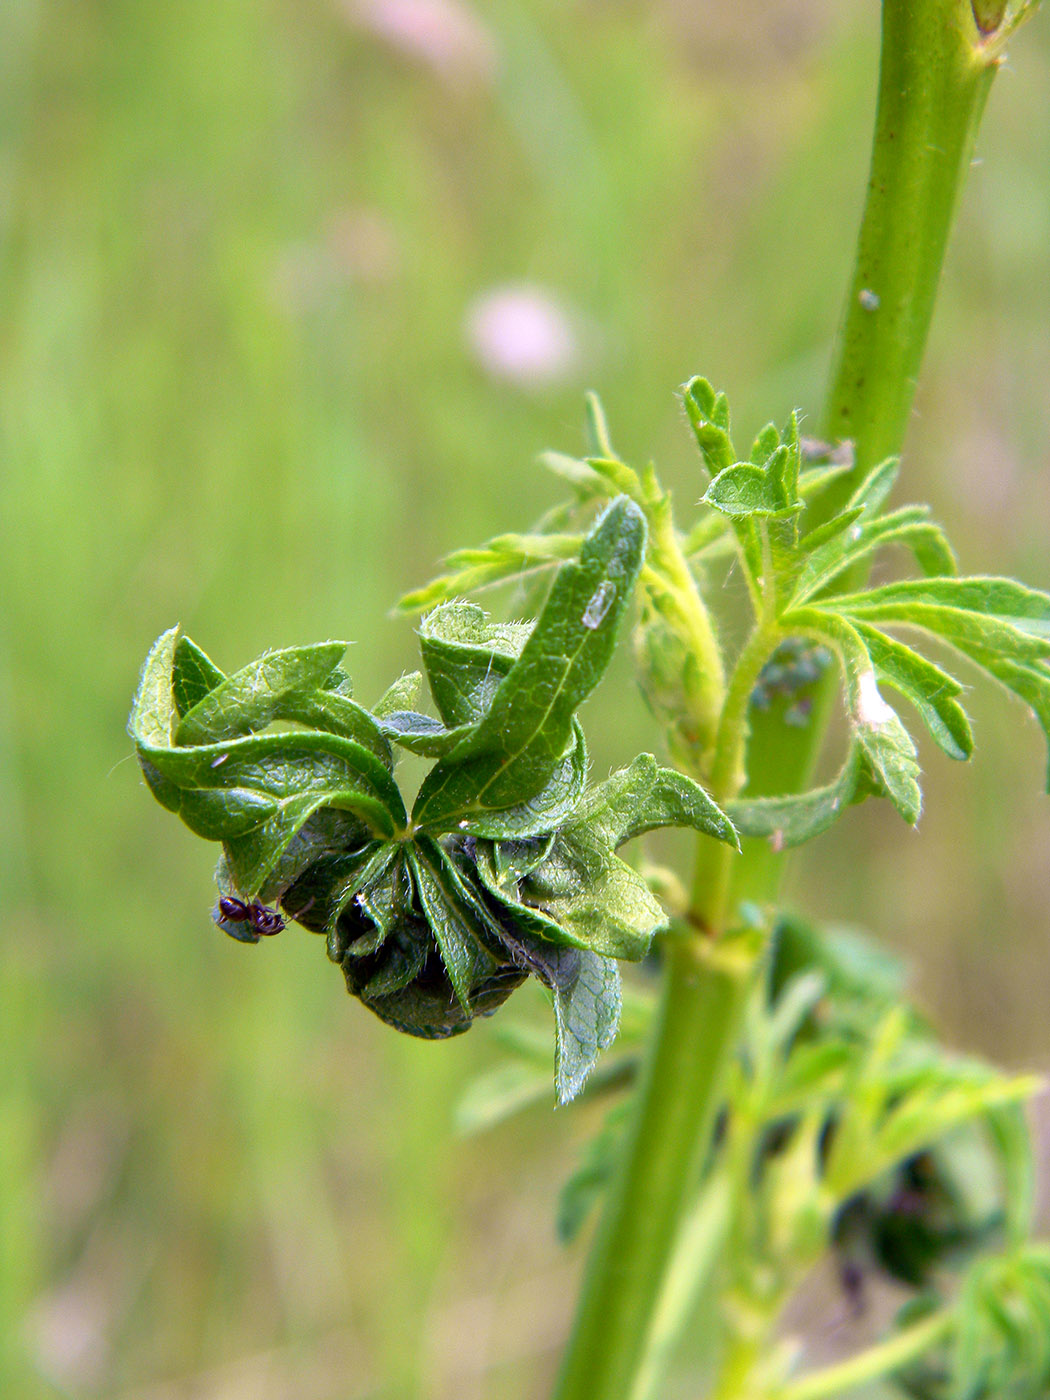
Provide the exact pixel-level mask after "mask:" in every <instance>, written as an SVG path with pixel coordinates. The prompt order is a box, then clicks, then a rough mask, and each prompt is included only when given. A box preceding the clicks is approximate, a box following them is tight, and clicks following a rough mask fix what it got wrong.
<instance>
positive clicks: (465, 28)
mask: <svg viewBox="0 0 1050 1400" xmlns="http://www.w3.org/2000/svg"><path fill="white" fill-rule="evenodd" d="M342 3H343V9H344V11H345V12H346V13H347V14H348V16H349V17H350V18H351V20H353V21H354V22H355V23H357V24H359V25H361V26H362V27H363V28H365V29H369V30H371V31H372V33H373V34H375V35H377V36H378V37H379V38H381V39H384V40H385V41H386V42H387V43H388V44H389V45H390V46H391V48H395V49H398V50H399V51H400V52H401V53H403V54H407V55H408V56H409V57H410V58H414V59H416V60H418V61H419V62H421V63H424V64H425V65H426V66H427V67H428V68H431V69H432V70H433V71H434V72H435V73H436V74H437V75H438V76H439V77H441V78H443V79H444V80H445V81H446V82H448V83H451V84H453V85H461V84H465V83H476V82H482V83H487V82H489V81H490V80H491V78H492V76H493V73H494V72H495V69H496V45H495V41H494V40H493V38H492V35H491V34H490V32H489V30H488V28H487V27H486V26H485V24H484V23H483V22H482V20H481V19H479V17H478V16H477V15H476V14H475V13H474V11H473V10H472V9H471V8H470V7H469V6H468V5H465V4H463V3H462V0H342Z"/></svg>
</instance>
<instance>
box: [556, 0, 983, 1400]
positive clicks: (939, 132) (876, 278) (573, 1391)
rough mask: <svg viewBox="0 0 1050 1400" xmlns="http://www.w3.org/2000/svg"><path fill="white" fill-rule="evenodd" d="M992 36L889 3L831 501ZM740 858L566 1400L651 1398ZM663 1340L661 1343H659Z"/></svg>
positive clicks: (619, 1216) (843, 344)
mask: <svg viewBox="0 0 1050 1400" xmlns="http://www.w3.org/2000/svg"><path fill="white" fill-rule="evenodd" d="M994 38H995V36H988V35H986V34H983V33H982V32H981V31H980V30H978V28H977V26H976V23H975V21H974V17H973V10H972V8H971V4H970V0H884V4H883V30H882V56H881V67H880V85H879V103H878V113H877V117H876V130H875V138H874V146H873V156H872V167H871V178H870V182H869V187H868V198H867V203H866V206H865V210H864V217H863V222H862V225H861V231H860V238H859V243H858V251H857V265H856V272H855V275H854V280H853V285H852V289H851V292H850V296H849V299H848V302H847V309H846V316H845V321H844V325H843V328H842V332H841V336H840V342H839V350H838V355H837V359H836V363H835V368H834V372H833V375H832V388H831V392H830V398H829V407H828V410H827V413H826V415H825V431H826V434H827V435H828V436H830V437H833V438H834V437H848V438H851V439H852V441H853V444H854V452H855V457H856V464H855V470H854V473H853V474H852V476H851V477H850V479H848V480H847V481H845V482H844V483H842V484H841V486H840V487H839V489H838V492H837V494H836V495H835V496H833V495H832V493H830V492H829V493H828V496H829V499H828V500H827V501H826V502H825V503H824V509H825V512H827V513H830V512H831V511H832V510H833V509H834V508H835V507H836V506H837V505H838V504H840V502H841V498H842V496H843V495H845V494H848V492H849V491H850V490H852V488H853V485H854V484H855V482H856V481H857V480H858V479H859V477H860V474H861V473H862V472H864V471H865V470H866V468H867V467H868V466H870V465H871V464H872V463H874V462H876V461H878V460H880V459H881V458H882V457H883V456H889V455H892V454H893V453H895V452H897V451H899V450H900V446H901V442H902V440H903V436H904V431H905V428H906V426H907V422H908V417H909V414H910V411H911V405H912V400H913V397H914V392H915V381H916V378H917V375H918V369H919V365H920V363H921V360H922V355H923V351H924V349H925V344H926V338H927V332H928V330H929V324H930V319H931V316H932V312H933V304H934V299H935V296H936V290H937V284H938V281H939V279H940V272H941V266H942V263H943V258H944V251H945V247H946V244H947V238H948V233H949V229H950V226H951V220H952V215H953V212H954V209H955V205H956V200H957V195H958V191H959V188H960V185H961V182H962V177H963V175H964V173H965V170H966V168H967V166H968V164H969V160H970V155H971V152H972V148H973V141H974V136H975V133H976V129H977V124H978V122H979V119H980V115H981V112H982V110H983V107H984V103H985V100H986V98H987V94H988V88H989V85H990V82H991V78H992V75H993V73H994V68H995V62H996V52H997V50H996V48H995V44H994ZM862 294H863V295H862ZM811 523H814V524H815V523H818V522H817V521H813V522H811ZM742 689H743V680H741V690H742ZM732 690H733V686H732V683H731V685H730V692H732ZM748 693H749V691H748ZM736 699H739V696H737V697H736ZM830 703H831V688H830V685H828V686H825V687H824V688H823V693H822V695H821V696H820V697H819V701H818V704H817V706H816V707H815V712H814V715H813V717H812V719H811V723H810V725H809V727H808V728H807V729H806V730H803V731H798V730H789V729H788V728H786V727H785V726H784V725H783V724H782V723H774V724H769V723H768V722H767V723H763V721H762V718H759V717H756V723H755V732H754V734H753V735H752V738H751V743H750V748H749V764H748V769H749V788H748V790H749V791H750V792H753V793H756V794H761V793H770V792H790V791H797V790H799V789H801V788H802V787H803V786H805V784H806V783H807V781H808V780H809V777H810V775H811V773H812V771H813V768H814V766H815V763H816V759H817V756H818V755H819V751H820V747H821V742H822V738H823V733H824V727H825V718H826V714H827V711H828V709H829V707H830ZM745 715H746V707H745ZM731 731H732V732H731V734H730V732H729V731H727V732H726V734H725V735H724V736H721V737H720V740H719V744H718V746H717V747H718V749H719V750H720V752H719V753H717V754H716V757H715V760H714V763H715V766H716V767H718V766H719V764H720V763H722V762H724V763H725V764H726V765H727V767H726V770H725V771H724V772H720V773H719V778H720V781H721V782H722V783H725V782H727V781H729V777H728V774H729V771H730V770H729V768H728V764H729V759H728V757H727V755H728V752H729V747H730V741H731V742H732V743H733V744H735V743H737V742H743V735H744V734H745V733H746V731H745V730H744V728H743V726H742V725H741V724H740V723H739V722H738V719H737V718H734V719H733V721H732V722H731ZM732 771H733V772H735V771H736V770H735V767H734V769H733V770H732ZM707 844H708V845H709V844H711V843H707ZM728 861H729V856H728V855H727V853H726V852H725V851H724V850H723V851H721V852H719V853H718V854H713V853H712V852H710V851H708V850H707V849H706V846H702V847H701V849H700V854H699V857H698V870H697V882H696V887H695V893H694V902H693V908H692V911H691V917H692V919H693V921H694V924H695V925H696V926H697V927H698V928H702V929H704V930H705V931H706V933H707V935H708V936H707V937H704V936H701V935H700V934H697V933H695V932H694V933H692V934H690V935H688V936H682V935H679V936H678V937H676V938H675V939H672V940H669V947H668V956H667V970H666V983H665V991H664V999H663V1009H662V1013H661V1015H660V1018H659V1022H658V1025H657V1028H656V1033H655V1041H654V1044H653V1046H652V1050H651V1053H650V1056H649V1059H648V1063H647V1068H646V1071H645V1075H644V1078H643V1082H642V1085H641V1088H640V1092H639V1101H638V1105H637V1110H636V1115H635V1121H634V1125H633V1131H632V1134H631V1136H630V1139H629V1141H628V1143H627V1147H626V1152H625V1157H624V1161H623V1164H622V1167H621V1170H620V1174H619V1178H618V1180H617V1181H616V1183H615V1184H614V1186H613V1188H612V1191H611V1193H610V1198H609V1201H608V1204H607V1206H606V1211H605V1214H604V1217H603V1220H602V1223H601V1225H600V1226H599V1231H598V1234H597V1236H596V1239H595V1242H594V1245H593V1247H592V1252H591V1258H590V1261H589V1265H588V1269H587V1272H586V1276H585V1279H584V1284H583V1291H582V1295H581V1301H580V1307H579V1312H578V1314H577V1319H576V1325H575V1329H574V1331H573V1334H572V1337H571V1339H570V1342H569V1346H568V1350H567V1353H566V1357H565V1362H564V1365H563V1369H562V1372H561V1376H560V1380H559V1382H558V1385H557V1387H556V1390H555V1397H556V1400H643V1397H645V1396H648V1395H652V1394H654V1393H655V1387H656V1385H657V1383H658V1379H659V1377H658V1375H657V1371H658V1369H659V1368H658V1367H657V1366H655V1365H654V1364H652V1349H651V1339H652V1329H653V1320H654V1316H655V1314H656V1311H657V1308H658V1300H659V1298H660V1297H661V1294H662V1290H663V1286H664V1279H665V1275H666V1273H667V1270H668V1269H669V1267H670V1262H671V1260H672V1258H673V1257H674V1252H675V1245H676V1238H677V1235H678V1230H679V1226H680V1222H681V1220H682V1218H683V1217H684V1215H685V1214H686V1212H687V1211H688V1209H689V1208H690V1206H691V1205H692V1203H693V1201H694V1199H695V1192H696V1186H697V1181H698V1178H699V1174H700V1171H701V1167H702V1164H703V1161H704V1159H705V1157H706V1155H707V1153H708V1151H709V1148H710V1141H711V1135H712V1131H713V1125H714V1122H715V1118H716V1114H717V1110H718V1106H719V1102H720V1099H721V1093H722V1086H723V1081H724V1076H725V1071H726V1067H727V1065H728V1063H729V1060H730V1057H731V1055H732V1053H733V1050H734V1047H735V1045H736V1042H737V1038H738V1035H739V1030H740V1022H741V1018H742V1015H743V1007H744V1004H745V1000H746V994H747V989H748V987H749V986H750V984H751V980H752V976H753V973H754V969H755V966H756V964H757V962H758V959H759V956H760V947H758V946H756V945H755V943H754V942H752V943H751V944H750V945H749V946H748V947H747V950H746V952H745V951H744V950H743V949H742V948H741V946H739V945H737V944H734V943H732V942H730V941H729V940H725V941H722V942H720V941H717V940H716V939H715V938H714V937H711V936H710V935H713V934H717V933H719V932H720V931H721V930H722V929H723V928H724V926H725V923H726V914H727V910H729V911H730V917H731V911H732V910H734V909H735V908H736V907H737V906H738V904H739V902H740V901H741V900H743V899H751V900H756V899H757V900H760V901H761V900H766V899H771V898H773V897H774V896H775V893H776V890H777V888H778V886H779V882H780V878H781V874H782V870H783V859H782V857H778V856H777V855H776V854H775V853H774V852H772V851H771V849H770V848H769V847H768V846H767V845H766V844H765V843H760V842H747V843H745V851H744V854H743V857H742V859H740V860H739V861H738V862H737V870H736V871H735V872H734V874H733V878H732V880H731V881H730V874H729V864H728ZM667 1349H668V1348H667V1338H666V1337H662V1338H661V1351H662V1352H666V1351H667ZM647 1357H648V1358H649V1361H648V1362H647ZM818 1393H821V1394H822V1393H823V1392H818ZM792 1400H805V1397H804V1396H799V1395H797V1394H796V1395H794V1396H792ZM810 1400H813V1397H812V1396H811V1397H810Z"/></svg>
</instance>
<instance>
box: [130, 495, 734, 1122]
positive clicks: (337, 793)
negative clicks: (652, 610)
mask: <svg viewBox="0 0 1050 1400" xmlns="http://www.w3.org/2000/svg"><path fill="white" fill-rule="evenodd" d="M645 537H646V527H645V521H644V517H643V515H642V513H641V511H640V510H639V509H638V507H637V506H635V505H634V504H633V503H632V502H631V501H629V500H627V499H626V498H620V499H618V500H615V501H613V502H612V504H611V505H610V506H609V507H608V508H607V509H606V510H605V511H603V513H602V514H601V515H600V517H599V518H598V520H597V521H596V522H595V524H594V527H593V528H592V530H591V532H590V533H589V535H588V536H587V538H586V539H585V540H584V542H583V545H582V547H581V549H580V558H579V561H578V562H568V563H566V564H564V565H563V566H562V568H561V569H560V571H559V573H558V575H557V577H556V579H555V580H554V583H553V586H552V588H551V591H550V595H549V597H548V599H547V602H546V604H545V606H544V608H543V610H542V612H541V613H540V616H539V618H538V620H537V621H536V623H535V624H534V625H532V626H528V625H525V624H502V625H501V624H493V623H490V622H488V620H487V619H486V618H485V616H484V614H483V613H482V612H481V611H480V609H477V608H475V607H472V606H468V605H464V604H456V605H447V606H444V607H441V608H438V609H437V610H436V611H435V612H434V613H432V614H430V616H429V617H428V618H427V619H425V620H424V622H423V624H422V627H421V630H420V650H421V654H422V660H423V666H424V670H425V672H426V676H427V680H428V684H429V687H430V692H431V695H432V697H433V700H434V704H435V706H436V708H437V710H438V714H439V716H440V718H439V719H435V718H433V717H431V716H428V715H426V714H423V713H421V712H419V711H416V710H414V709H410V708H406V707H407V706H410V705H413V704H414V703H415V696H416V693H417V691H418V685H419V677H418V676H417V675H412V676H408V677H402V678H401V680H400V681H397V682H395V683H394V685H393V686H392V687H391V688H390V689H389V690H388V691H387V692H386V694H385V695H384V696H383V697H382V699H381V700H380V702H379V704H378V705H377V706H376V707H375V710H373V711H369V710H368V709H366V708H365V707H363V706H361V705H359V704H358V703H357V702H355V701H354V700H353V699H352V698H351V687H350V682H349V679H348V677H347V676H346V674H345V672H344V671H343V670H342V668H341V666H340V662H341V659H342V656H343V653H344V651H345V644H344V643H341V642H328V643H322V644H319V645H317V646H312V647H300V648H294V649H291V650H287V651H281V652H270V653H267V654H266V655H265V656H263V657H261V658H260V659H259V660H258V661H256V662H253V663H252V664H251V665H250V666H246V667H244V668H243V669H242V670H241V671H238V672H237V673H235V674H234V675H232V676H229V677H227V676H224V675H223V673H222V672H221V671H220V670H219V669H218V667H216V666H215V665H214V664H213V663H212V662H211V661H210V660H208V658H207V657H206V656H205V655H204V653H203V652H202V651H201V650H200V649H199V648H198V647H197V646H196V645H195V644H194V643H192V642H190V641H189V640H188V639H186V638H184V637H180V636H179V634H178V632H177V630H172V631H170V632H167V633H165V634H164V635H163V636H162V637H161V638H160V639H159V640H158V642H157V643H156V645H155V646H154V648H153V650H152V651H151V653H150V656H149V658H148V659H147V662H146V665H145V668H144V671H143V676H142V681H141V683H140V686H139V690H138V694H137V695H136V698H135V702H134V706H133V709H132V715H131V721H130V728H131V733H132V736H133V738H134V740H135V743H136V747H137V750H138V754H139V760H140V763H141V765H142V769H143V772H144V774H145V776H146V780H147V782H148V783H149V785H150V787H151V789H152V791H153V793H154V795H155V796H156V797H157V798H158V800H159V801H160V802H161V803H162V804H163V805H164V806H166V807H168V808H169V809H170V810H172V811H174V812H176V813H178V815H179V816H181V817H182V818H183V820H184V821H185V822H186V824H187V825H188V826H189V827H190V828H191V830H193V831H194V832H196V833H197V834H198V835H201V836H204V837H206V838H208V839H211V840H217V841H221V842H222V845H223V858H222V861H221V863H220V868H219V885H220V894H221V896H222V898H223V900H229V899H235V900H238V901H240V903H241V905H246V906H247V908H248V909H249V910H252V909H255V908H256V907H257V906H258V904H259V902H265V903H270V902H274V903H278V904H279V905H280V907H281V908H282V909H283V911H284V913H285V914H286V915H287V916H289V917H291V918H292V919H295V920H297V921H298V922H300V923H301V924H303V925H304V927H306V928H308V929H311V930H313V931H316V932H320V933H324V934H325V935H326V938H327V946H328V954H329V957H330V958H331V959H332V960H333V961H334V962H336V963H338V964H339V965H340V966H341V968H342V970H343V973H344V976H345V979H346V983H347V987H348V989H349V990H350V992H352V993H353V994H354V995H355V996H357V997H359V998H360V1000H361V1001H363V1002H364V1003H365V1004H366V1005H367V1006H368V1007H370V1009H371V1010H373V1011H374V1012H375V1013H376V1014H377V1015H378V1016H380V1017H381V1018H382V1019H383V1020H385V1021H387V1022H388V1023H389V1024H391V1025H393V1026H395V1027H396V1028H397V1029H399V1030H402V1031H405V1032H407V1033H409V1034H412V1035H417V1036H424V1037H428V1038H440V1037H444V1036H448V1035H455V1034H458V1033H459V1032H461V1031H464V1030H466V1029H467V1028H468V1027H469V1026H470V1024H471V1023H472V1021H473V1020H474V1018H475V1017H476V1016H479V1015H488V1014H489V1013H491V1012H492V1011H493V1010H495V1009H496V1007H498V1006H499V1005H500V1004H501V1003H502V1002H503V1001H504V1000H505V999H506V997H507V996H509V994H510V993H511V991H513V990H514V988H515V987H517V986H518V985H519V984H520V983H521V982H522V981H523V980H524V978H525V977H526V976H528V975H529V974H533V975H535V976H536V977H537V978H538V979H539V980H540V981H541V982H542V983H543V984H544V986H546V987H547V988H548V989H549V991H550V993H551V996H552V999H553V1002H554V1011H555V1022H556V1032H557V1034H556V1047H557V1055H556V1058H557V1083H558V1093H559V1097H560V1099H561V1100H562V1101H563V1102H564V1101H567V1100H568V1099H570V1098H572V1097H573V1096H574V1095H575V1094H576V1092H577V1091H578V1090H579V1088H580V1087H581V1085H582V1084H583V1081H584V1079H585V1078H586V1076H587V1074H588V1072H589V1071H590V1069H591V1067H592V1066H593V1064H594V1062H595V1060H596V1058H597V1055H598V1053H599V1051H600V1050H601V1049H603V1048H604V1047H605V1046H607V1045H608V1044H609V1043H610V1041H611V1040H612V1038H613V1036H614V1035H615V1033H616V1029H617V1025H618V1022H619V1015H620V987H619V973H618V970H617V966H616V961H615V960H616V959H621V958H627V959H632V960H637V959H639V958H641V957H643V956H644V955H645V953H646V952H647V951H648V948H649V944H650V941H651V939H652V936H653V934H654V933H655V932H656V931H657V930H658V929H660V928H662V927H663V926H664V925H665V924H666V916H665V915H664V912H663V910H662V908H661V907H660V905H659V904H658V903H657V901H656V900H655V899H654V898H653V896H652V895H651V894H650V892H649V889H648V887H647V885H646V884H645V882H644V880H642V878H641V877H640V876H639V875H638V874H637V873H636V872H635V871H634V870H633V869H632V868H631V867H630V866H629V865H627V864H626V863H625V862H623V861H622V860H620V858H619V857H618V856H617V855H616V854H615V851H616V849H617V848H618V847H619V846H621V845H622V844H623V843H624V842H625V841H628V840H630V839H631V838H632V837H634V836H636V835H638V834H640V833H641V832H644V831H647V830H649V829H651V828H653V827H657V826H672V825H675V826H686V827H692V828H693V829H694V830H697V831H701V832H704V833H706V834H708V835H710V836H713V837H715V838H716V839H717V840H720V841H726V842H730V843H732V842H735V840H736V835H735V831H734V829H733V826H732V824H731V822H730V821H729V820H728V819H727V818H726V817H725V815H724V813H723V812H722V811H721V810H720V809H719V807H718V806H717V805H716V804H715V803H714V802H713V801H712V800H711V799H710V798H709V797H708V796H707V794H706V793H704V792H703V790H702V789H701V788H700V787H698V785H697V784H696V783H695V782H693V781H692V779H690V778H687V777H685V776H683V775H682V774H679V773H675V772H673V771H671V770H668V769H663V768H661V767H660V766H659V765H658V764H657V763H656V761H655V760H654V759H652V758H651V757H650V756H648V755H642V756H641V757H640V758H638V759H636V760H635V761H634V762H633V763H632V764H631V765H630V766H629V767H628V768H627V769H624V770H623V771H622V772H620V773H617V774H614V775H613V776H612V777H611V778H609V779H607V780H606V781H605V782H604V783H600V784H598V785H597V786H595V787H592V788H590V789H589V790H588V789H586V787H585V783H586V745H585V742H584V738H583V732H582V730H581V729H580V726H579V724H578V722H577V721H576V719H575V711H576V709H577V708H578V706H579V705H580V703H581V702H582V701H583V700H584V699H585V698H586V697H587V695H588V694H590V692H591V691H592V690H593V688H594V686H595V685H596V684H597V683H598V681H599V679H600V677H601V675H602V672H603V671H604V670H605V667H606V666H607V664H608V661H609V658H610V656H611V653H612V648H613V646H614V643H615V637H616V632H617V629H618V627H619V625H620V622H621V619H622V617H623V614H624V611H625V609H626V608H627V606H628V605H629V603H630V600H631V596H632V593H633V588H634V584H635V580H636V578H637V575H638V571H639V569H640V567H641V563H642V557H643V553H644V547H645ZM289 723H291V724H294V725H296V726H297V727H296V728H289V727H288V725H289ZM275 725H282V726H283V727H281V728H274V727H273V726H275ZM397 749H404V750H407V751H409V752H412V753H415V754H421V755H425V756H427V757H431V758H434V759H436V762H435V764H434V766H433V767H432V768H431V770H430V772H429V773H428V774H427V776H426V778H425V779H424V780H423V783H422V785H421V787H420V789H419V791H418V793H417V796H416V799H415V802H414V804H413V807H412V812H411V816H410V815H409V813H408V812H407V811H406V808H405V805H404V803H403V801H402V797H401V793H400V791H399V788H398V786H397V782H396V780H395V778H394V775H393V774H394V758H395V752H396V750H397ZM230 907H232V908H233V909H234V914H233V916H231V915H230V914H229V913H228V912H227V910H226V909H223V908H222V907H221V906H220V907H219V908H218V909H217V911H216V919H217V922H219V924H220V926H221V927H223V928H224V929H225V930H226V931H227V932H229V933H231V934H232V935H233V936H234V937H236V938H238V939H240V940H242V941H251V942H257V941H258V937H259V934H260V932H269V931H271V930H270V929H269V928H268V927H260V926H259V919H258V918H257V917H256V918H254V919H251V920H249V921H247V924H246V920H245V918H244V916H243V914H241V912H240V911H239V909H238V907H237V906H227V909H228V908H230Z"/></svg>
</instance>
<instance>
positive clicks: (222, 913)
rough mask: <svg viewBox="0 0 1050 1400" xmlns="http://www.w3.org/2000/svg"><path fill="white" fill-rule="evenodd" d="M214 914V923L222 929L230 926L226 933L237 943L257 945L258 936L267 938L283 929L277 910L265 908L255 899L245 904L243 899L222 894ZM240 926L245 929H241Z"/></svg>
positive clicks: (282, 920)
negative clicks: (215, 916)
mask: <svg viewBox="0 0 1050 1400" xmlns="http://www.w3.org/2000/svg"><path fill="white" fill-rule="evenodd" d="M216 914H217V916H218V917H217V918H216V920H215V922H216V923H217V924H220V925H222V926H224V927H225V926H226V925H227V924H229V925H232V927H229V928H226V932H227V933H228V934H229V935H230V937H231V938H236V939H237V941H238V942H239V943H258V941H259V938H260V936H262V937H264V938H269V937H270V936H271V935H272V934H275V933H280V931H281V929H283V928H284V919H283V918H282V917H281V915H280V914H279V913H278V912H277V910H276V909H269V908H267V906H266V905H265V904H260V903H259V901H258V900H257V899H253V900H251V901H250V902H249V903H247V904H246V903H245V902H244V900H243V899H235V898H234V897H233V895H229V894H224V895H223V896H222V898H221V899H220V900H219V907H218V909H217V910H216ZM242 924H244V925H246V927H244V928H241V927H240V925H242Z"/></svg>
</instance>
